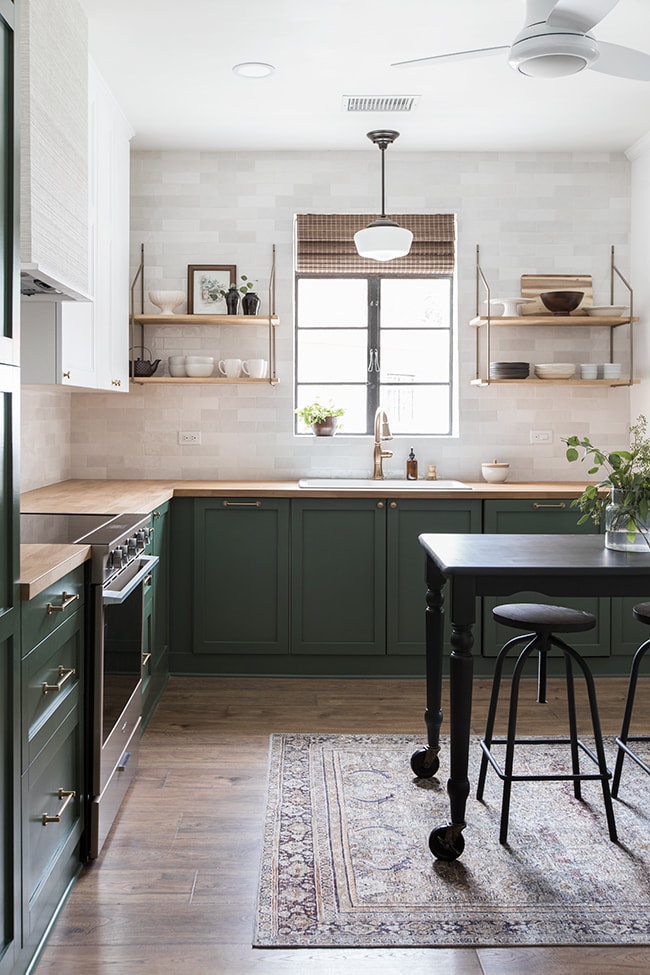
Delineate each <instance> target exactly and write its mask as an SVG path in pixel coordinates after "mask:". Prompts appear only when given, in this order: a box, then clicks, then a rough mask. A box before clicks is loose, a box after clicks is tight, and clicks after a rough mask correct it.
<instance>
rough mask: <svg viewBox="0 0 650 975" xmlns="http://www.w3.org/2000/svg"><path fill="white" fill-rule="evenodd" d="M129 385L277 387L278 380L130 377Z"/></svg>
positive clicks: (246, 377) (217, 377)
mask: <svg viewBox="0 0 650 975" xmlns="http://www.w3.org/2000/svg"><path fill="white" fill-rule="evenodd" d="M130 382H131V383H134V384H135V385H137V386H155V385H158V386H197V385H201V386H206V385H211V386H224V385H231V386H232V385H234V384H235V383H240V384H241V383H243V384H245V385H246V386H260V385H262V386H278V385H279V384H280V380H279V379H277V378H276V377H275V376H272V377H271V378H269V379H249V378H248V376H240V377H239V378H238V379H226V378H225V376H206V377H204V376H198V377H197V376H131V379H130Z"/></svg>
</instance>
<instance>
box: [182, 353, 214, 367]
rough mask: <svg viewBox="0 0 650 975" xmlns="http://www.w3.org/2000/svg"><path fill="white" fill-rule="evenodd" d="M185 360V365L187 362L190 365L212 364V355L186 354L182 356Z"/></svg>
mask: <svg viewBox="0 0 650 975" xmlns="http://www.w3.org/2000/svg"><path fill="white" fill-rule="evenodd" d="M183 358H184V360H185V365H188V363H189V364H190V365H192V366H213V365H214V356H212V355H186V356H183Z"/></svg>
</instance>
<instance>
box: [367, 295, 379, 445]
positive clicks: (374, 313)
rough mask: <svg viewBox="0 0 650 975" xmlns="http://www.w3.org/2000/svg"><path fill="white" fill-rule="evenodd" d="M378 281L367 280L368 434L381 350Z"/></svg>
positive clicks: (375, 404)
mask: <svg viewBox="0 0 650 975" xmlns="http://www.w3.org/2000/svg"><path fill="white" fill-rule="evenodd" d="M379 301H380V279H379V278H375V277H372V278H368V355H369V356H370V355H372V356H373V368H372V369H371V370H370V372H369V373H368V399H367V408H368V410H367V415H368V433H371V432H372V430H373V427H374V421H375V412H376V410H377V407H378V406H379V363H380V361H381V348H380V346H379V320H380V305H379Z"/></svg>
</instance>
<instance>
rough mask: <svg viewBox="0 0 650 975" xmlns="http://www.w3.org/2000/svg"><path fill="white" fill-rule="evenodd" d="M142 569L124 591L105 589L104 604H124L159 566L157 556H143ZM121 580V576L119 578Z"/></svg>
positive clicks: (103, 592) (130, 580)
mask: <svg viewBox="0 0 650 975" xmlns="http://www.w3.org/2000/svg"><path fill="white" fill-rule="evenodd" d="M139 561H140V563H141V566H142V567H141V568H140V569H138V571H137V572H136V573H135V575H133V576H131V577H130V578H129V580H128V581H127V582H126V584H125V586H124V587H123V588H122V589H103V590H102V601H103V602H104V603H118V604H119V603H123V602H124V600H125V599H128V597H129V596H130V595H131V593H132V592H133V591H134V589H137V588H138V586H139V585H140V584H141V583H142V582H144V580H145V579H146V577H147V576H148V574H149V573H150V572H151V570H152V569H153V567H154V565H157V564H158V561H159V559H158V556H157V555H141V556H140V559H139ZM118 578H119V576H118Z"/></svg>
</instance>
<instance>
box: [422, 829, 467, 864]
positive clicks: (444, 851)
mask: <svg viewBox="0 0 650 975" xmlns="http://www.w3.org/2000/svg"><path fill="white" fill-rule="evenodd" d="M448 831H449V827H448V826H439V827H438V828H437V829H434V830H432V832H431V835H430V837H429V849H430V850H431V852H432V853H433V855H434V857H435V858H436V860H449V861H451V860H457V859H458V857H459V856H460V855H461V853H462V852H463V850H464V849H465V840H464V839H463V834H462V833H459V834H458V836H457V837H456V838H455V839H454V840H452V841H451V842H450V841H449V840H448V839H447V834H448Z"/></svg>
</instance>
